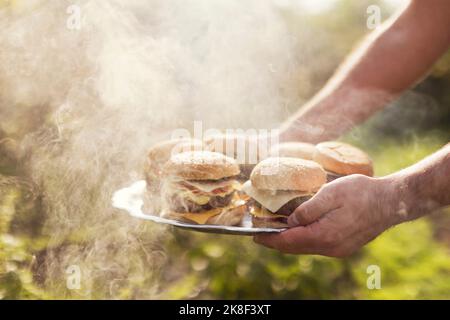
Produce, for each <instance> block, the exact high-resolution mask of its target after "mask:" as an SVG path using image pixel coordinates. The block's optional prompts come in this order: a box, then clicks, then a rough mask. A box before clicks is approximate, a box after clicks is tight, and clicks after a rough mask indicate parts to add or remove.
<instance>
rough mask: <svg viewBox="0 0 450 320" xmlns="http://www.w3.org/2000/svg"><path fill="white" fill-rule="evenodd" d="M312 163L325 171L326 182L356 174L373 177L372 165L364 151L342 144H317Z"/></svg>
mask: <svg viewBox="0 0 450 320" xmlns="http://www.w3.org/2000/svg"><path fill="white" fill-rule="evenodd" d="M314 161H315V162H317V163H319V164H320V165H322V167H323V168H324V169H325V170H326V171H327V179H328V181H332V180H335V179H337V178H340V177H343V176H346V175H349V174H356V173H359V174H363V175H366V176H370V177H371V176H373V165H372V160H371V159H370V158H369V156H368V155H367V154H366V153H365V152H364V151H362V150H360V149H358V148H356V147H353V146H351V145H349V144H346V143H343V142H337V141H328V142H322V143H319V144H318V145H316V153H315V154H314Z"/></svg>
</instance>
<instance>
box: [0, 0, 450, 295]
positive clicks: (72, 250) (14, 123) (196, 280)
mask: <svg viewBox="0 0 450 320" xmlns="http://www.w3.org/2000/svg"><path fill="white" fill-rule="evenodd" d="M25 2H26V1H25ZM88 2H89V1H84V2H83V3H82V4H81V6H82V8H83V9H85V10H87V11H88V12H89V14H91V15H90V16H89V15H88V16H87V18H86V19H87V22H86V25H89V23H90V22H89V17H91V18H92V15H93V13H95V12H96V11H95V10H94V9H89V8H90V7H89V3H88ZM262 2H263V1H261V3H262ZM268 2H272V1H268ZM29 3H34V4H33V5H29V6H28V5H24V4H23V2H19V1H4V0H3V1H0V4H1V6H2V8H1V9H0V10H1V11H0V12H1V18H0V20H2V19H3V20H2V22H1V23H0V26H1V28H0V40H2V41H0V43H2V44H1V45H0V46H1V48H0V298H5V299H54V298H60V299H61V298H62V299H66V298H67V299H118V298H123V299H147V298H150V299H152V298H169V299H180V298H189V299H199V298H212V299H219V298H221V299H260V298H261V299H314V298H319V299H330V298H336V299H346V298H358V299H373V298H376V299H415V298H424V299H448V298H450V212H449V210H446V211H445V210H444V211H442V212H436V213H435V214H433V215H431V216H429V217H427V218H425V219H420V220H419V221H415V222H411V223H406V224H403V225H400V226H397V227H395V228H393V229H391V230H389V231H388V232H385V233H384V234H383V235H381V236H380V237H378V238H377V239H376V240H375V241H373V242H372V243H370V244H369V245H368V246H366V247H365V248H363V249H362V250H360V251H359V252H358V253H357V254H355V255H354V256H352V257H350V258H347V259H342V260H339V259H331V258H324V257H317V256H292V255H283V254H281V253H277V252H275V251H272V250H269V249H266V248H264V247H261V246H258V245H256V244H254V243H253V241H252V238H251V237H238V236H221V235H212V234H200V233H193V232H188V231H183V230H177V229H172V228H165V227H161V226H157V225H153V224H152V223H146V222H141V221H134V220H133V219H131V218H129V217H127V216H126V214H124V213H123V212H121V211H119V210H115V209H112V208H111V205H110V201H109V199H110V198H111V195H112V192H113V191H114V190H116V189H118V188H120V187H123V186H126V185H128V184H129V183H131V182H132V181H135V180H137V179H140V177H141V176H142V174H141V172H142V169H141V168H142V166H141V164H142V162H143V159H144V157H145V151H146V149H147V148H148V147H149V146H150V145H151V144H152V143H154V142H155V141H157V140H160V139H162V138H164V137H166V136H164V137H163V135H162V131H163V130H166V131H164V132H169V131H168V130H170V129H174V128H176V127H177V126H185V127H187V128H191V127H192V121H193V120H195V119H200V120H202V119H203V118H202V117H203V116H204V115H205V114H206V113H205V110H206V111H208V113H211V114H212V115H213V116H208V119H205V123H206V125H215V124H217V123H218V121H219V120H220V121H223V122H224V125H230V126H236V127H238V126H245V125H247V124H248V127H252V126H258V127H264V126H267V125H268V124H274V123H277V122H278V123H279V122H281V121H282V119H283V118H285V117H286V116H288V115H289V114H290V113H292V112H293V111H295V110H296V109H297V108H299V107H300V106H301V103H302V102H304V101H305V100H306V99H307V98H308V97H310V96H311V95H312V94H314V92H316V91H317V90H318V89H319V88H320V87H321V86H322V85H323V84H324V83H325V82H326V80H327V79H328V78H329V77H330V75H331V74H332V73H333V71H334V70H335V68H336V67H337V66H338V64H339V62H340V61H341V60H342V59H343V58H344V57H345V55H346V54H347V53H348V52H349V51H350V50H351V48H353V47H354V46H355V45H356V44H357V43H358V41H359V40H360V39H361V37H362V36H363V35H364V34H367V33H368V32H369V30H368V29H367V26H366V19H367V13H366V9H367V7H368V6H369V5H370V4H377V5H379V6H380V7H381V9H382V10H381V13H382V18H383V20H385V19H386V18H387V17H388V16H389V15H390V13H391V12H392V11H393V10H394V9H395V8H396V7H397V6H398V5H399V4H400V3H401V1H344V0H342V1H288V0H284V1H273V3H272V4H270V5H267V6H266V5H264V8H263V9H261V10H260V6H262V5H260V4H257V2H255V1H248V4H247V1H240V2H238V1H229V2H227V1H211V2H210V3H211V5H210V7H208V4H203V5H202V6H200V5H198V3H199V1H186V2H184V3H181V5H180V2H179V1H167V2H165V3H164V4H162V3H163V2H161V1H148V2H147V3H150V4H151V8H147V7H145V9H146V10H147V9H148V11H146V10H143V8H144V6H147V5H143V4H142V2H140V1H137V0H135V1H130V3H132V5H133V6H135V8H132V9H131V10H130V11H127V13H124V11H123V10H122V11H121V12H122V13H121V14H123V15H120V14H117V15H115V16H113V18H111V21H113V22H114V23H112V24H111V26H116V27H117V24H119V27H117V29H113V30H111V29H108V28H105V30H106V32H105V34H104V35H102V36H101V37H100V36H98V34H97V33H96V32H97V31H98V30H99V29H101V28H102V27H104V26H105V25H106V24H107V23H109V21H110V20H108V19H109V18H110V16H109V14H111V15H113V14H114V12H113V11H108V12H110V13H108V16H107V15H106V14H105V15H104V16H101V17H100V16H99V17H98V21H97V20H96V23H98V24H97V25H95V26H94V27H92V26H90V27H89V28H93V29H88V30H87V31H83V29H82V30H81V31H80V32H81V33H82V32H85V34H89V36H87V37H86V38H83V39H81V40H79V39H78V38H76V37H77V35H74V33H73V30H72V31H71V30H69V31H67V30H65V31H64V32H65V33H59V31H58V32H57V31H54V30H56V29H54V28H56V27H55V25H57V23H56V22H54V21H59V20H58V19H57V18H55V20H52V18H53V17H54V16H61V21H65V19H67V12H66V7H67V6H68V5H70V4H71V2H70V1H61V3H63V4H59V5H50V4H47V3H46V1H30V2H29ZM73 3H77V1H73ZM110 3H111V4H112V5H111V7H108V8H110V9H111V8H112V9H114V8H115V7H114V5H115V3H117V6H118V7H121V8H122V7H123V8H125V7H126V6H125V5H123V1H122V4H121V2H120V1H111V2H110ZM208 3H209V1H208ZM213 4H214V5H213ZM172 5H173V6H175V5H177V6H178V10H177V11H176V14H175V13H173V12H174V11H173V10H172V9H171V7H170V6H172ZM183 6H184V7H183ZM140 8H141V9H140ZM211 8H213V9H211ZM103 9H104V8H103ZM52 10H53V11H52ZM58 10H59V11H58ZM89 10H91V11H89ZM127 10H128V9H127ZM132 10H134V11H132ZM82 12H83V11H82ZM98 12H104V11H98ZM111 12H112V13H111ZM130 12H138V13H136V17H133V18H132V19H130V20H127V21H132V23H130V24H127V25H126V26H124V27H123V28H122V25H120V22H121V21H123V19H128V18H129V16H130ZM146 12H151V13H149V14H148V16H146V15H145V13H146ZM154 12H157V13H158V15H157V14H156V13H154ZM159 13H161V14H159ZM194 13H195V14H194ZM190 14H192V16H190ZM204 16H205V17H210V19H211V21H209V22H208V23H206V22H205V21H208V19H209V18H205V19H206V20H202V18H200V19H197V18H196V17H204ZM241 16H242V19H241ZM255 16H256V17H260V16H261V17H264V19H268V20H263V21H262V22H261V23H260V24H258V25H256V26H255V28H254V29H251V28H250V29H245V28H246V27H248V26H252V25H254V24H253V22H252V20H251V19H252V17H255ZM96 17H97V16H96ZM168 17H169V18H168ZM171 17H182V18H183V19H185V20H184V21H183V22H180V25H179V26H178V27H174V25H175V26H176V24H177V23H178V22H177V21H179V20H177V19H171ZM267 17H270V18H267ZM180 19H181V18H180ZM246 19H248V21H247V20H246ZM261 19H263V18H261ZM272 19H273V21H276V23H274V24H271V23H265V22H271V21H272ZM41 20H42V21H43V20H45V22H42V24H43V25H44V26H42V28H41V27H40V26H41ZM99 21H101V22H99ZM105 21H106V22H105ZM140 21H145V23H141V22H140ZM198 21H200V22H202V23H203V24H202V23H200V22H198ZM215 21H220V23H218V22H217V23H216V22H215ZM237 21H239V22H237ZM197 23H198V25H197ZM108 26H109V25H108ZM136 26H137V27H136ZM191 26H195V28H196V29H195V30H197V31H198V33H195V34H196V35H197V36H191V35H190V34H189V32H190V31H192V29H193V28H194V27H191ZM60 28H61V29H65V27H64V25H63V26H62V27H60ZM168 28H171V30H176V32H174V33H165V32H166V30H167V29H168ZM191 28H192V29H191ZM197 28H198V29H197ZM130 29H131V30H132V32H128V31H129V30H130ZM58 30H59V29H58ZM92 30H94V31H92ZM108 30H109V31H108ZM145 30H151V32H149V33H147V31H145ZM199 30H200V31H199ZM202 30H207V31H202ZM230 30H231V31H230ZM249 30H251V31H249ZM117 31H118V32H117ZM34 32H41V33H39V34H37V33H34ZM52 32H54V34H53V33H52ZM93 34H96V35H97V36H96V37H95V38H89V37H90V35H93ZM137 34H139V35H145V36H143V37H142V38H138V37H137ZM188 34H189V35H188ZM192 34H194V33H192ZM205 34H206V35H205ZM278 35H282V36H281V37H278ZM68 38H70V39H72V40H73V41H75V43H76V45H68V44H69V43H70V41H68V40H67V39H68ZM74 39H75V40H74ZM86 39H89V41H87V40H86ZM99 39H100V40H99ZM173 39H181V40H180V41H179V42H177V43H176V44H173V42H171V40H173ZM66 40H67V41H66ZM119 41H120V45H119V44H118V42H119ZM253 41H254V43H253ZM143 43H145V45H146V46H144V47H141V45H142V44H143ZM100 44H101V45H103V47H102V49H104V51H102V50H94V49H95V48H97V47H96V46H97V45H100ZM212 44H214V47H213V46H212ZM64 45H67V47H65V48H64V47H63V46H64ZM130 46H134V47H133V48H136V50H130V51H127V49H128V48H130ZM80 48H81V49H80ZM105 48H107V49H105ZM121 48H122V49H123V48H125V50H122V49H121ZM186 48H189V50H188V49H186ZM249 48H250V49H249ZM399 50H400V49H399ZM155 52H156V53H155ZM106 53H107V54H106ZM186 53H189V54H190V55H187V54H186ZM100 54H102V60H101V62H102V63H100V62H99V61H100V60H95V59H94V58H95V57H97V55H100ZM86 57H87V58H86ZM139 57H142V59H141V60H138V59H139ZM108 59H109V60H108ZM115 59H118V60H115ZM121 59H122V60H121ZM93 60H95V63H91V62H92V61H93ZM86 61H87V62H86ZM124 61H125V63H124ZM142 61H144V62H142ZM286 61H289V63H288V62H286ZM117 65H121V66H122V67H123V66H125V67H124V68H118V67H117ZM205 65H208V68H206V67H204V66H205ZM93 66H95V67H93ZM105 66H106V67H105ZM115 67H117V68H115ZM266 69H267V70H266ZM146 70H148V74H147V73H146V72H147V71H146ZM237 70H240V71H239V73H238V71H237ZM264 70H266V71H264ZM244 75H245V76H244ZM119 78H121V79H122V78H123V79H124V80H123V81H121V80H120V79H119ZM92 79H94V80H92ZM130 79H131V80H130ZM113 80H114V81H113ZM125 80H126V81H125ZM91 81H97V82H95V83H94V82H91ZM116 82H117V86H115V85H116ZM93 83H94V84H93ZM98 83H102V84H104V83H107V84H108V85H104V86H103V85H98ZM87 84H88V85H87ZM144 84H145V85H144ZM147 84H148V91H145V90H147V89H145V88H147V87H146V86H147ZM124 87H126V88H127V91H124V92H122V91H121V89H122V88H124ZM105 92H108V94H104V93H105ZM150 92H151V95H150ZM162 92H164V94H163V95H162V96H161V97H159V98H155V97H156V95H157V94H159V93H162ZM193 92H194V93H193ZM218 92H220V94H218ZM146 93H148V94H146ZM266 95H267V96H266ZM147 96H151V97H152V98H148V97H147ZM275 97H276V99H275ZM203 101H205V102H203ZM203 103H204V105H203ZM265 105H267V107H266V109H261V108H265V107H264V106H265ZM68 106H69V107H68ZM91 106H92V108H91ZM94 106H95V107H94ZM110 106H111V107H110ZM112 106H114V107H112ZM179 106H182V108H179ZM199 106H200V107H199ZM147 108H148V109H149V110H151V112H147V111H145V110H147ZM195 108H200V109H195ZM224 108H229V109H224ZM233 108H234V109H233ZM274 108H278V109H274ZM167 109H169V111H167ZM250 109H251V110H252V111H248V113H245V112H247V111H245V110H250ZM179 110H182V111H180V112H178V111H179ZM224 110H230V111H229V112H224ZM240 110H242V111H240ZM260 110H265V111H263V113H264V112H268V114H267V116H268V117H269V120H270V121H269V120H264V121H265V122H261V121H260V119H259V118H258V117H259V115H260V113H261V111H260ZM273 110H275V111H273ZM239 112H242V113H243V114H245V115H247V114H249V115H251V116H248V117H246V116H239V115H240V113H239ZM250 112H253V113H250ZM163 113H164V114H163ZM144 115H145V116H144ZM156 117H159V118H158V121H156V122H152V123H151V125H150V121H153V120H152V119H155V118H156ZM232 118H239V119H238V120H236V121H237V122H233V119H232ZM122 119H126V122H123V120H122ZM272 120H273V121H272ZM143 127H149V129H148V131H143V130H142V129H140V128H143ZM150 127H151V128H150ZM139 130H140V131H139ZM146 130H147V129H146ZM138 136H140V137H141V138H140V139H139V140H137V138H136V137H138ZM344 139H345V140H347V141H349V142H351V143H354V144H356V145H357V146H359V147H361V148H362V149H364V150H365V151H367V152H368V153H369V154H370V156H371V157H372V158H373V160H374V164H375V172H376V175H378V176H382V175H386V174H389V173H391V172H395V171H397V170H399V169H401V168H404V167H407V166H409V165H411V164H413V163H415V162H417V161H419V160H420V159H422V158H424V157H425V156H427V155H429V154H431V153H432V152H434V151H436V150H438V149H439V148H440V147H442V146H443V145H444V144H446V143H447V142H448V141H450V55H448V54H447V55H446V57H444V58H443V59H442V60H441V61H439V62H438V63H437V64H436V65H435V67H434V68H433V70H432V72H431V74H430V75H429V76H428V77H427V78H426V79H425V80H423V81H422V82H421V83H420V84H418V85H417V86H416V87H415V88H414V89H412V90H410V91H408V92H406V93H405V94H404V95H403V96H402V97H401V98H400V99H399V100H398V101H396V102H395V103H393V104H392V105H390V106H389V107H388V108H387V109H386V110H385V111H383V112H382V113H380V114H378V115H377V116H376V117H374V118H373V119H371V120H370V121H369V122H368V123H366V124H365V125H364V126H362V127H360V128H358V129H356V130H354V131H353V132H351V133H350V134H349V135H348V136H346V137H345V138H344ZM423 187H424V188H430V187H432V186H423ZM449 192H450V191H449ZM355 196H357V195H355ZM369 265H378V266H379V267H380V268H381V276H382V279H381V285H382V289H380V290H369V289H367V286H366V280H367V276H368V275H367V273H366V269H367V267H368V266H369ZM74 266H75V267H74ZM74 268H75V269H74ZM77 268H79V269H77ZM74 270H75V271H77V270H80V272H81V278H80V285H81V287H80V288H79V289H72V290H71V289H70V288H68V287H67V277H70V276H71V273H72V272H74ZM69 287H70V286H69Z"/></svg>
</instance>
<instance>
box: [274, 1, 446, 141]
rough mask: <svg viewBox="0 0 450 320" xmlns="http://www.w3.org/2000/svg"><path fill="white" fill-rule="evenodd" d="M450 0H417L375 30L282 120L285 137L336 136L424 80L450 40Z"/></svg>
mask: <svg viewBox="0 0 450 320" xmlns="http://www.w3.org/2000/svg"><path fill="white" fill-rule="evenodd" d="M449 14H450V1H447V0H429V1H420V0H416V1H412V2H411V4H410V5H408V6H407V7H406V8H405V9H404V10H403V11H402V12H400V13H399V14H398V15H396V16H394V17H392V18H391V19H390V20H389V21H387V22H386V23H385V24H384V25H383V26H381V27H380V28H379V29H378V30H377V31H375V32H374V33H372V34H371V35H370V36H369V37H368V38H367V39H366V40H365V41H364V42H363V43H362V45H361V46H360V47H359V48H358V49H357V50H356V51H355V52H354V53H353V54H352V55H351V56H350V57H349V58H348V59H347V61H346V62H345V63H344V64H343V65H342V66H341V67H340V68H339V70H338V71H337V72H336V74H335V75H334V76H333V77H332V79H331V80H330V81H329V82H328V83H327V85H326V86H325V87H324V88H323V89H322V90H321V91H320V92H319V93H318V94H317V95H316V96H315V97H314V98H313V99H312V100H311V101H310V102H309V103H307V105H305V106H304V107H303V108H302V109H301V110H300V111H299V112H298V113H297V114H295V115H294V116H293V117H292V118H291V119H290V120H289V121H287V122H286V123H285V124H284V125H283V126H282V130H281V131H282V134H281V137H280V138H281V140H283V141H289V140H303V141H307V142H313V143H316V142H320V141H323V140H330V139H335V138H337V137H339V136H340V135H342V134H343V133H345V132H347V131H348V130H350V129H351V128H352V127H354V126H355V125H357V124H359V123H361V122H363V121H365V120H366V119H367V118H369V117H370V116H372V115H373V114H374V113H376V112H377V111H379V110H380V109H382V108H383V107H384V106H385V105H386V104H387V103H388V102H390V101H392V100H393V99H394V98H396V97H397V96H398V95H399V94H400V93H401V92H402V91H404V90H406V89H408V88H409V87H411V86H412V85H414V84H415V83H416V82H417V81H418V80H420V79H421V78H422V77H423V76H424V75H425V74H426V73H427V71H428V70H429V69H430V67H431V66H432V65H433V63H434V62H435V61H436V60H437V59H438V58H439V57H440V56H441V55H442V54H443V53H445V51H446V50H447V48H448V46H449V45H450V21H449V19H448V16H449Z"/></svg>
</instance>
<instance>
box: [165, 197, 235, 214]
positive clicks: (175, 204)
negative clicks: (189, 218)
mask: <svg viewBox="0 0 450 320" xmlns="http://www.w3.org/2000/svg"><path fill="white" fill-rule="evenodd" d="M233 195H234V192H232V193H230V194H227V195H226V196H224V197H220V196H215V197H211V198H210V199H209V202H208V203H207V204H203V205H200V204H197V203H195V202H192V201H190V200H188V199H185V198H182V197H180V196H178V195H174V196H172V198H171V199H169V201H168V202H169V207H170V210H172V211H174V212H192V213H196V212H202V211H207V210H211V209H215V208H223V207H226V206H228V205H229V204H230V203H231V200H232V198H233Z"/></svg>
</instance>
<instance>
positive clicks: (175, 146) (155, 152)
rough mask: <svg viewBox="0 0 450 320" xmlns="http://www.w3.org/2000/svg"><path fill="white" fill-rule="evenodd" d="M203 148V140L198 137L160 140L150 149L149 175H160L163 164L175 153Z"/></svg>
mask: <svg viewBox="0 0 450 320" xmlns="http://www.w3.org/2000/svg"><path fill="white" fill-rule="evenodd" d="M202 148H203V142H202V141H201V140H198V139H188V138H186V139H171V140H166V141H162V142H159V143H157V144H155V145H154V146H152V147H151V148H150V150H149V151H148V154H147V161H146V164H145V172H146V174H147V175H151V176H159V175H160V173H161V169H162V167H163V165H164V164H165V163H166V162H167V160H169V159H170V157H171V156H172V155H173V154H177V153H180V152H186V151H194V150H202Z"/></svg>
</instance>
